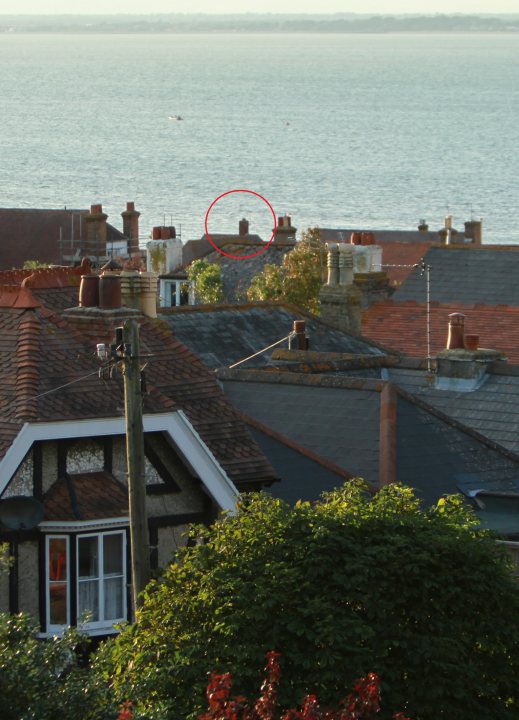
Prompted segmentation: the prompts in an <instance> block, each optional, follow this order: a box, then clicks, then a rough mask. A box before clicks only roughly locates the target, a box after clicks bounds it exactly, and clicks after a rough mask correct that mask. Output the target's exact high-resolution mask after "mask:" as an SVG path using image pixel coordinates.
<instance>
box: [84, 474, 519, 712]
mask: <svg viewBox="0 0 519 720" xmlns="http://www.w3.org/2000/svg"><path fill="white" fill-rule="evenodd" d="M198 538H199V540H201V541H202V542H201V544H198V545H196V546H195V547H192V548H189V549H187V550H186V551H185V552H184V554H183V556H182V558H181V560H180V561H179V562H177V563H175V564H174V565H172V566H171V567H170V568H169V570H168V571H167V573H166V576H165V578H164V581H163V582H161V583H155V584H154V585H152V586H150V587H149V589H148V591H147V592H146V595H145V602H144V606H143V608H142V609H141V610H140V612H139V615H138V622H137V623H136V625H134V626H132V627H129V628H128V629H127V630H125V631H124V632H123V633H122V634H121V635H120V636H119V638H118V639H117V640H116V641H115V642H114V643H110V644H109V645H107V646H106V647H105V648H104V650H103V651H102V652H101V653H100V654H99V656H98V658H97V661H96V667H97V669H98V671H100V672H103V673H104V675H103V677H104V678H105V679H106V681H107V682H109V683H110V684H111V688H112V689H113V692H114V697H115V699H116V700H117V701H118V702H122V701H124V700H126V699H131V700H132V701H133V702H134V703H135V705H136V709H137V712H141V713H144V714H146V715H147V716H149V717H151V718H161V719H162V720H166V718H171V719H173V718H182V719H183V720H185V718H187V717H195V716H196V714H197V713H200V712H201V710H202V707H203V700H204V681H203V678H204V676H206V674H207V673H209V672H210V671H211V670H213V669H217V670H218V671H219V672H231V673H233V674H234V675H235V676H236V677H237V678H238V681H237V683H238V687H237V690H238V692H239V693H242V694H247V695H251V694H252V693H253V692H254V690H255V688H256V687H257V684H258V676H257V674H256V671H255V669H254V668H255V667H256V668H257V667H259V666H260V664H261V660H262V658H263V657H264V654H265V652H267V651H268V649H269V648H272V647H276V648H278V649H279V650H280V651H281V652H282V653H283V656H284V658H285V662H284V671H283V679H282V682H281V684H280V687H279V701H280V704H281V706H282V707H285V708H286V707H290V706H295V705H297V704H298V703H299V702H300V701H301V699H302V698H303V697H304V696H305V695H308V694H309V693H315V694H317V695H318V696H319V698H320V699H321V701H322V702H323V703H325V704H327V705H332V704H334V703H336V702H337V701H338V699H339V698H341V697H344V695H345V693H346V692H347V689H348V687H350V686H351V683H352V682H353V681H354V680H355V678H358V677H361V676H364V675H366V674H367V673H368V672H374V673H376V674H377V675H378V676H380V677H381V678H382V692H383V695H384V698H385V700H386V701H387V703H388V705H389V706H391V707H394V708H402V709H405V711H406V712H408V713H409V714H410V715H412V716H413V717H414V718H415V719H416V720H438V719H440V718H446V719H448V720H454V719H455V720H474V719H475V718H477V720H495V718H497V717H499V718H500V720H505V719H506V718H510V719H511V718H517V717H518V714H519V704H518V702H519V684H518V683H517V677H518V673H519V630H518V626H517V617H519V592H518V590H519V588H518V582H517V580H516V579H515V578H513V576H512V574H511V572H510V568H509V563H508V560H507V559H506V557H505V555H504V552H503V551H502V549H501V547H500V546H498V544H497V543H495V542H494V540H493V539H492V537H491V536H490V535H489V534H488V533H486V532H483V531H480V530H479V529H478V528H477V522H476V520H475V518H474V517H473V516H472V515H471V514H470V513H469V511H467V510H465V508H464V506H463V503H462V501H461V500H460V499H459V498H457V497H452V498H448V499H446V500H444V501H443V502H442V503H441V504H440V505H439V506H438V507H436V508H432V509H430V510H428V511H426V512H422V511H421V510H420V507H419V502H418V500H417V499H416V498H415V497H414V495H413V492H412V490H410V489H408V488H405V487H402V486H399V485H391V486H388V487H386V488H383V489H382V490H381V491H380V492H379V493H378V494H377V495H375V496H374V497H370V496H369V495H368V493H367V491H366V487H365V486H364V484H363V483H362V482H360V481H354V482H350V483H348V484H347V485H346V486H345V487H344V488H342V489H341V490H338V491H335V492H333V493H330V494H328V495H326V496H325V497H324V498H323V500H322V502H319V503H316V504H315V505H310V504H309V503H299V504H298V505H296V507H294V508H291V507H289V506H288V505H287V504H285V503H284V502H282V501H280V500H277V499H273V498H272V497H270V496H267V495H265V494H261V493H260V494H254V495H250V496H244V497H243V498H242V499H241V501H240V503H239V508H238V511H237V514H236V516H234V517H227V518H225V519H223V520H220V521H218V522H216V523H215V524H214V525H213V526H212V527H211V528H210V529H207V530H206V529H198Z"/></svg>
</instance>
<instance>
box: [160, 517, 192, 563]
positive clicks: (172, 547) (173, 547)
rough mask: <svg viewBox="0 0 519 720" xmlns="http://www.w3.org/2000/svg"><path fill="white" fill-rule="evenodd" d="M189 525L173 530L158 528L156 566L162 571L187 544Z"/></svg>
mask: <svg viewBox="0 0 519 720" xmlns="http://www.w3.org/2000/svg"><path fill="white" fill-rule="evenodd" d="M188 530H189V525H179V526H178V527H175V528H160V529H159V543H158V551H159V554H158V565H159V568H161V569H164V568H166V567H167V566H168V565H169V564H170V563H172V562H174V560H175V553H176V552H177V551H178V550H180V548H183V547H184V546H185V544H186V542H187V532H188Z"/></svg>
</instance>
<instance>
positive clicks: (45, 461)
mask: <svg viewBox="0 0 519 720" xmlns="http://www.w3.org/2000/svg"><path fill="white" fill-rule="evenodd" d="M42 473H43V477H42V491H43V493H46V492H47V490H48V489H49V488H50V487H51V485H53V484H54V483H55V482H56V480H57V479H58V443H57V442H52V441H50V442H45V443H43V445H42Z"/></svg>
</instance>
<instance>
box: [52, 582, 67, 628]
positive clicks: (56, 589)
mask: <svg viewBox="0 0 519 720" xmlns="http://www.w3.org/2000/svg"><path fill="white" fill-rule="evenodd" d="M49 602H50V608H49V609H50V624H51V625H66V624H67V622H68V617H67V583H64V582H63V583H56V582H51V583H50V586H49Z"/></svg>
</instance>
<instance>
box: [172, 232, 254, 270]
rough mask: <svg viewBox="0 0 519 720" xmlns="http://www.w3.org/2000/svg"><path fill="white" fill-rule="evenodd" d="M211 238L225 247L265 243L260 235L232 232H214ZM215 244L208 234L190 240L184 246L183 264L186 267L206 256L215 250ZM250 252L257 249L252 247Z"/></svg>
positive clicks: (216, 243)
mask: <svg viewBox="0 0 519 720" xmlns="http://www.w3.org/2000/svg"><path fill="white" fill-rule="evenodd" d="M211 240H212V241H213V243H214V245H216V246H217V247H219V248H223V247H224V245H228V244H229V243H233V244H236V243H238V244H239V245H242V246H245V245H251V246H252V247H254V246H257V245H264V244H265V243H264V241H263V240H262V239H261V237H260V236H259V235H238V234H236V235H233V234H232V233H230V234H226V233H214V234H212V235H211ZM214 245H213V244H211V243H210V242H209V240H208V239H207V235H202V237H201V238H200V240H188V241H187V242H186V243H184V245H183V246H182V266H183V267H186V266H187V265H190V264H191V263H192V262H193V260H199V259H200V258H205V257H206V256H207V255H209V254H211V253H213V252H215V250H214ZM229 252H232V251H229ZM249 252H255V250H253V249H252V248H251V250H249ZM237 254H239V253H237ZM242 254H245V253H242Z"/></svg>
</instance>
